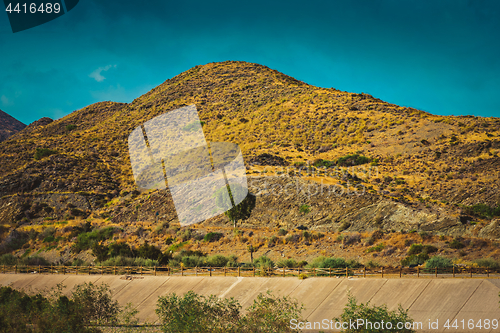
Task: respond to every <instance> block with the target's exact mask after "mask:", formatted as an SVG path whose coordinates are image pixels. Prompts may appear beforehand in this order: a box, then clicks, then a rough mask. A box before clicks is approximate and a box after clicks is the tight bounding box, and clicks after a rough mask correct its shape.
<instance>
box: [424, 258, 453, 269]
mask: <svg viewBox="0 0 500 333" xmlns="http://www.w3.org/2000/svg"><path fill="white" fill-rule="evenodd" d="M447 267H453V262H452V261H451V259H449V258H445V257H441V256H434V257H431V258H430V259H429V260H427V262H426V263H425V268H447Z"/></svg>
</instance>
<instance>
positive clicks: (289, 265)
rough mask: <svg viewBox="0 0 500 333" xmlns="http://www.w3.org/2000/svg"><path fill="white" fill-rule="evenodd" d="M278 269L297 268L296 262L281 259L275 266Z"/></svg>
mask: <svg viewBox="0 0 500 333" xmlns="http://www.w3.org/2000/svg"><path fill="white" fill-rule="evenodd" d="M276 265H277V266H278V267H286V268H295V267H298V265H297V262H296V261H295V260H293V259H283V260H280V261H278V263H277V264H276Z"/></svg>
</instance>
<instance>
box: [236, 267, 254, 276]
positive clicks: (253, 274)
mask: <svg viewBox="0 0 500 333" xmlns="http://www.w3.org/2000/svg"><path fill="white" fill-rule="evenodd" d="M239 271H240V268H239V267H238V272H239ZM253 277H255V266H254V267H253Z"/></svg>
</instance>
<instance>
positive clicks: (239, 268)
mask: <svg viewBox="0 0 500 333" xmlns="http://www.w3.org/2000/svg"><path fill="white" fill-rule="evenodd" d="M253 274H254V276H255V268H254V269H253ZM238 276H241V267H239V266H238Z"/></svg>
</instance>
